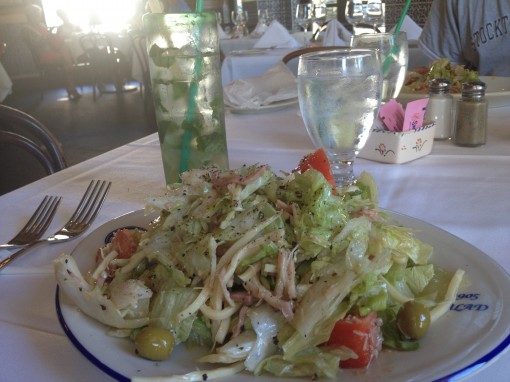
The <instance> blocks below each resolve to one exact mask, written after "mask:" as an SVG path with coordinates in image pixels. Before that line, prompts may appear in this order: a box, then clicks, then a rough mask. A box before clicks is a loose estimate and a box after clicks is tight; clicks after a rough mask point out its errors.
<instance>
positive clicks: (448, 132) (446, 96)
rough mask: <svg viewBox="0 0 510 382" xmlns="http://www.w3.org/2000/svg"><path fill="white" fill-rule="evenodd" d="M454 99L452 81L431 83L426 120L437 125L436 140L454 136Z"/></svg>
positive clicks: (439, 80) (436, 80) (434, 80)
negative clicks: (451, 88)
mask: <svg viewBox="0 0 510 382" xmlns="http://www.w3.org/2000/svg"><path fill="white" fill-rule="evenodd" d="M452 109H453V97H452V95H451V94H450V81H448V80H447V79H444V78H434V79H433V80H430V81H429V102H428V104H427V110H426V111H425V116H424V120H425V121H431V122H435V123H436V131H435V133H434V139H449V138H451V136H452V125H453V123H452V122H453V121H452Z"/></svg>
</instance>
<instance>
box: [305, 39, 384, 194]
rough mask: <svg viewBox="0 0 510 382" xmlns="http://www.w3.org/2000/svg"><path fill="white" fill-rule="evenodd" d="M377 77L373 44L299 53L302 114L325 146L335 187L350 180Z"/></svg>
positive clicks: (368, 125) (372, 116) (372, 114)
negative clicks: (367, 46) (362, 46)
mask: <svg viewBox="0 0 510 382" xmlns="http://www.w3.org/2000/svg"><path fill="white" fill-rule="evenodd" d="M381 79H382V74H381V60H380V55H379V53H378V52H377V51H376V50H375V49H349V48H345V49H338V50H329V51H319V52H314V53H307V54H303V55H302V56H301V57H300V58H299V64H298V98H299V107H300V110H301V115H302V116H303V121H304V123H305V126H306V129H307V131H308V134H309V135H310V138H311V140H312V142H313V144H314V145H315V147H316V148H322V149H324V151H325V152H326V155H327V156H328V159H329V161H330V164H331V169H332V172H333V176H334V178H335V183H336V186H337V187H342V186H348V185H350V184H352V182H353V181H354V172H353V163H354V159H355V158H356V156H357V155H358V153H359V151H360V150H361V149H362V148H363V146H364V145H365V143H366V141H367V139H368V136H369V133H370V130H371V129H372V127H373V125H374V122H375V120H376V116H377V113H378V110H379V105H380V94H381V82H382V81H381Z"/></svg>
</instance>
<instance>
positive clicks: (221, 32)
mask: <svg viewBox="0 0 510 382" xmlns="http://www.w3.org/2000/svg"><path fill="white" fill-rule="evenodd" d="M218 37H219V39H220V40H227V39H230V36H229V35H228V34H226V33H225V31H224V30H223V28H222V27H221V25H220V24H218Z"/></svg>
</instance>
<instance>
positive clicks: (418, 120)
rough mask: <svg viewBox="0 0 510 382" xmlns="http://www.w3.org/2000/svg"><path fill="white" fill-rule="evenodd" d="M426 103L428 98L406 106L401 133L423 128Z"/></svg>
mask: <svg viewBox="0 0 510 382" xmlns="http://www.w3.org/2000/svg"><path fill="white" fill-rule="evenodd" d="M428 102H429V99H428V98H422V99H418V100H416V101H412V102H409V103H408V104H407V106H406V113H405V116H404V124H403V125H402V131H409V130H416V129H419V128H420V127H422V126H423V117H424V115H425V110H426V109H427V104H428Z"/></svg>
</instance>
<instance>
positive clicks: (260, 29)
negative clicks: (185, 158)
mask: <svg viewBox="0 0 510 382" xmlns="http://www.w3.org/2000/svg"><path fill="white" fill-rule="evenodd" d="M267 28H268V26H267V24H266V23H264V22H262V21H259V22H258V23H257V25H256V26H255V29H254V30H253V31H252V32H251V33H250V36H251V37H260V36H262V35H263V34H264V33H265V32H266V31H267Z"/></svg>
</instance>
